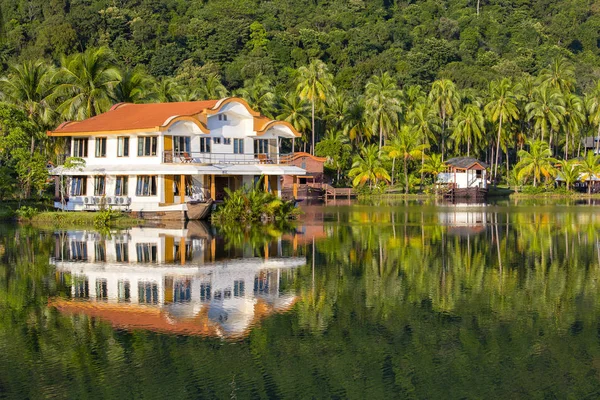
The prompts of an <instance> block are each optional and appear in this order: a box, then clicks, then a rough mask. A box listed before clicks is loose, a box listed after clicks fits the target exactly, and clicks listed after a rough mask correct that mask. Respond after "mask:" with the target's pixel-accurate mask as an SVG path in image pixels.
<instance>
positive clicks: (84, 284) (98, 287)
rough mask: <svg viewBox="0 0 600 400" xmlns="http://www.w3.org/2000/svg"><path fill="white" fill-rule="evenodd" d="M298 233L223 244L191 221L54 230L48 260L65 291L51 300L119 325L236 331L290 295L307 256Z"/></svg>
mask: <svg viewBox="0 0 600 400" xmlns="http://www.w3.org/2000/svg"><path fill="white" fill-rule="evenodd" d="M304 236H305V234H304V232H299V233H298V234H293V235H291V238H290V239H291V240H285V239H283V238H278V239H276V240H273V241H271V242H268V243H265V245H264V246H262V247H259V248H255V247H253V246H242V247H228V246H226V245H225V243H224V241H223V238H221V237H218V236H213V235H211V234H209V230H208V229H198V227H197V226H196V227H195V229H193V230H190V229H160V228H132V229H130V230H128V231H125V232H114V233H112V234H110V235H108V236H106V235H101V234H99V233H98V232H94V231H85V230H79V231H77V230H73V231H65V232H57V233H56V234H55V253H54V257H52V259H51V263H52V264H53V265H55V266H56V270H57V276H58V279H59V280H60V281H61V282H63V283H64V284H65V285H66V286H68V287H70V298H68V299H64V298H56V299H53V300H52V301H51V305H53V306H54V307H56V308H57V309H59V310H60V311H61V312H64V313H70V314H76V313H84V314H87V315H89V316H93V317H98V318H100V319H102V320H105V321H108V322H110V323H111V324H112V325H113V326H115V327H117V328H122V329H146V330H151V331H157V332H163V333H171V334H187V335H208V336H219V337H226V338H233V337H241V336H243V335H245V334H246V333H247V332H248V330H249V329H250V328H251V327H252V326H254V325H256V324H257V323H258V322H259V321H260V320H262V319H264V318H265V317H267V316H269V315H271V314H274V313H278V312H283V311H286V310H288V309H290V307H291V306H292V305H293V304H294V302H295V301H296V296H295V294H294V293H293V292H292V291H291V290H290V286H291V284H292V283H293V281H294V279H295V276H296V273H295V271H294V270H295V269H296V268H298V267H300V266H302V265H304V264H305V262H306V260H305V257H299V256H298V252H297V243H298V240H302V238H303V237H304Z"/></svg>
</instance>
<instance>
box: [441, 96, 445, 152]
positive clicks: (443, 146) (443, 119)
mask: <svg viewBox="0 0 600 400" xmlns="http://www.w3.org/2000/svg"><path fill="white" fill-rule="evenodd" d="M445 142H446V110H444V109H443V108H442V149H441V150H442V162H444V151H445V150H446V148H445Z"/></svg>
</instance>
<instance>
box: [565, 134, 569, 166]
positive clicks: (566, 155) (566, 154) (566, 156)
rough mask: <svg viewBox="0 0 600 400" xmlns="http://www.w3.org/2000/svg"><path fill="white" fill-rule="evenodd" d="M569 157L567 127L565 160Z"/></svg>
mask: <svg viewBox="0 0 600 400" xmlns="http://www.w3.org/2000/svg"><path fill="white" fill-rule="evenodd" d="M568 159H569V130H568V129H567V137H566V138H565V161H566V160H568Z"/></svg>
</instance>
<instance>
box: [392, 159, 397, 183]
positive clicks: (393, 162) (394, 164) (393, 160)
mask: <svg viewBox="0 0 600 400" xmlns="http://www.w3.org/2000/svg"><path fill="white" fill-rule="evenodd" d="M395 166H396V157H393V158H392V187H393V186H394V167H395Z"/></svg>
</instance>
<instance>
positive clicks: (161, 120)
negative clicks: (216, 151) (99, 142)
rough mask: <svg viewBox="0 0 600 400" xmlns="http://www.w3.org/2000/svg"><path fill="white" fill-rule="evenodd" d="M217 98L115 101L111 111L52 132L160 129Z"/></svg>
mask: <svg viewBox="0 0 600 400" xmlns="http://www.w3.org/2000/svg"><path fill="white" fill-rule="evenodd" d="M216 104H217V100H207V101H189V102H177V103H152V104H129V103H120V104H115V105H114V106H113V107H112V108H111V109H110V111H107V112H105V113H103V114H100V115H97V116H95V117H92V118H88V119H86V120H84V121H81V122H66V123H63V124H61V125H60V126H59V127H58V128H56V130H54V131H52V132H49V133H48V134H49V135H50V136H69V135H73V134H81V133H91V132H96V133H98V132H111V131H115V132H122V131H141V130H146V131H156V130H158V128H159V127H162V126H165V125H166V122H167V120H169V119H170V118H172V117H181V116H187V117H193V116H196V115H197V114H199V113H201V112H202V111H204V110H206V109H208V108H212V107H214V106H215V105H216Z"/></svg>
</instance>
